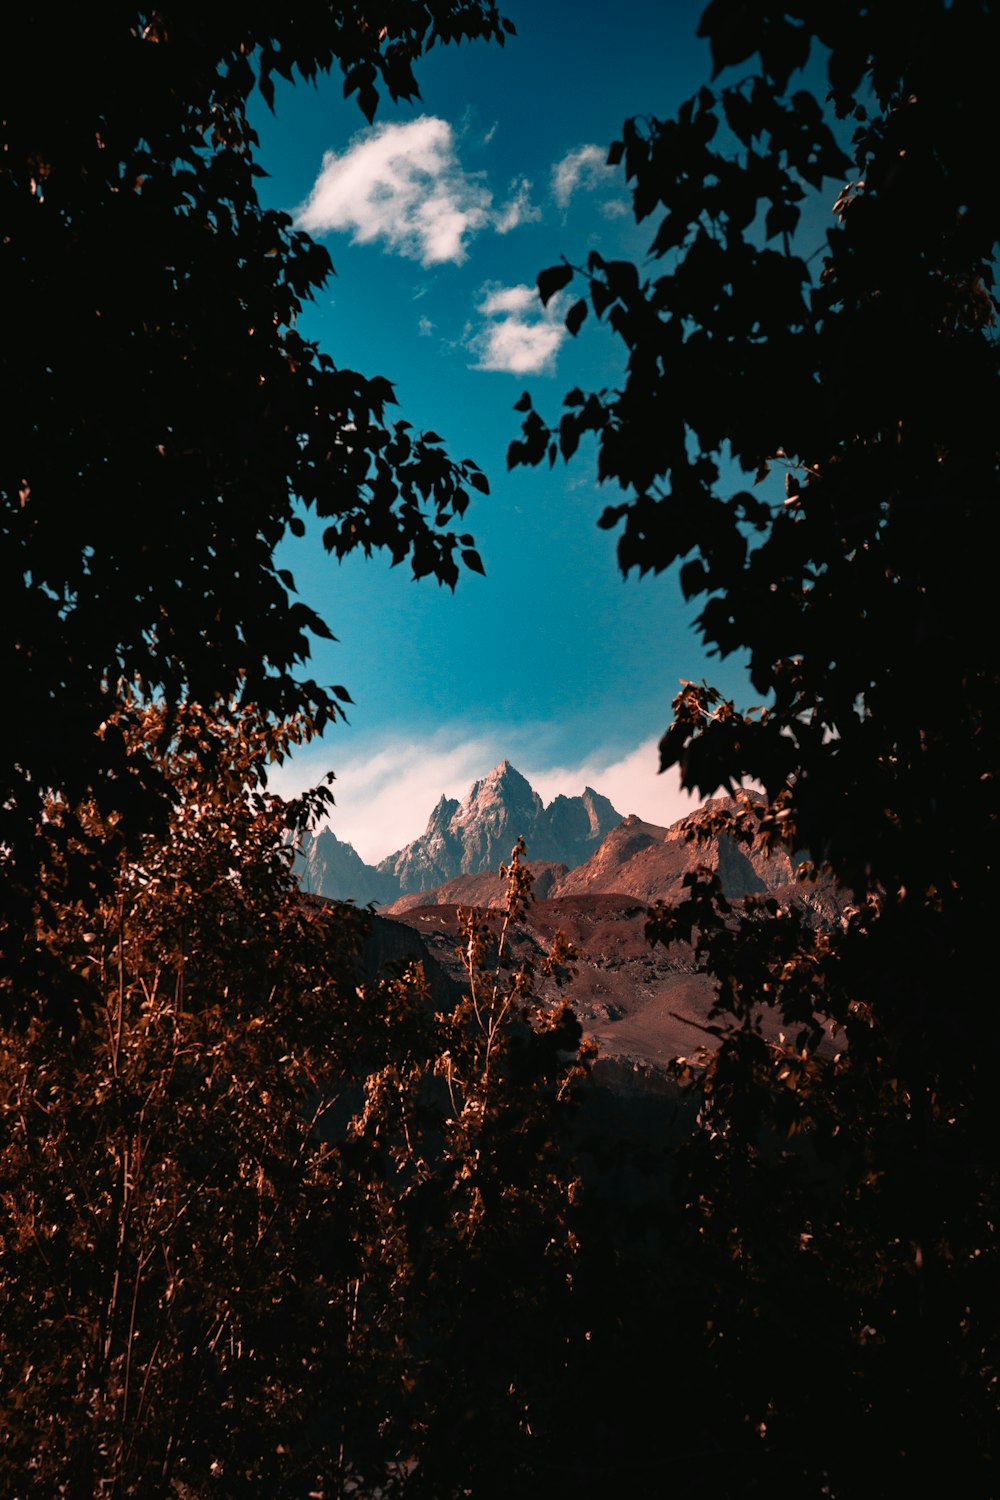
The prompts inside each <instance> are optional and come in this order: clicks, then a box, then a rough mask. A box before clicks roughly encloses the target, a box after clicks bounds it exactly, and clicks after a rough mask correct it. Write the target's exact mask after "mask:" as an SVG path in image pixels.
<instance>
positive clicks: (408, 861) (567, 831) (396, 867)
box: [378, 758, 621, 892]
mask: <svg viewBox="0 0 1000 1500" xmlns="http://www.w3.org/2000/svg"><path fill="white" fill-rule="evenodd" d="M620 820H621V814H620V813H618V812H616V810H615V809H614V808H613V807H612V805H611V803H610V802H609V801H608V799H607V798H606V797H602V796H601V795H600V793H598V792H595V791H594V790H593V788H592V787H588V788H587V789H586V791H585V792H584V793H583V795H582V796H579V797H565V796H560V797H556V799H555V800H554V801H553V802H552V803H551V805H550V806H549V807H546V806H545V804H544V803H543V801H542V799H541V797H540V796H539V795H538V793H537V792H536V791H535V790H534V789H533V787H532V786H531V783H530V782H529V781H528V780H527V778H526V777H525V776H522V774H521V772H520V771H519V770H518V769H517V768H516V766H513V765H512V764H511V762H510V761H509V760H507V759H506V758H505V759H503V760H502V761H501V762H500V763H499V765H497V766H494V768H493V770H492V771H490V772H489V773H488V775H486V776H484V777H482V778H481V779H480V780H479V781H475V782H473V784H472V786H471V787H470V789H469V792H468V794H467V796H466V797H465V799H464V801H463V802H461V803H458V802H455V801H454V800H450V799H448V798H446V797H442V798H441V800H440V802H439V803H438V805H437V807H436V808H435V809H434V813H433V814H432V817H431V821H430V823H428V825H427V831H426V833H425V834H423V835H422V837H421V838H419V839H414V840H413V842H412V843H410V844H407V846H406V847H405V848H404V849H400V850H399V851H398V852H397V853H396V854H391V855H389V857H388V858H387V859H384V860H383V861H382V863H381V864H380V865H379V867H378V868H379V870H380V871H382V872H383V873H385V874H391V875H393V876H394V877H395V878H396V879H397V880H398V882H399V886H400V890H401V891H404V892H406V891H422V890H430V889H432V888H433V887H435V886H438V885H441V884H442V883H443V882H444V881H446V880H453V879H455V878H456V877H457V876H459V875H476V874H479V873H480V872H482V871H484V870H495V869H496V868H497V866H498V865H500V864H501V863H502V862H503V861H505V860H507V859H509V858H510V851H511V849H512V848H513V846H514V844H515V843H516V841H517V839H518V838H519V837H523V838H524V840H525V842H526V843H527V846H528V853H529V855H530V857H531V858H532V859H537V860H545V861H550V862H552V863H561V864H566V865H575V864H579V863H580V862H581V861H582V860H585V859H587V858H589V856H590V855H591V854H592V853H593V851H594V850H595V849H596V847H597V845H598V844H599V843H600V841H601V839H602V838H603V837H604V835H605V834H606V833H608V832H609V831H610V829H612V828H613V827H614V826H615V825H616V824H617V823H618V822H620Z"/></svg>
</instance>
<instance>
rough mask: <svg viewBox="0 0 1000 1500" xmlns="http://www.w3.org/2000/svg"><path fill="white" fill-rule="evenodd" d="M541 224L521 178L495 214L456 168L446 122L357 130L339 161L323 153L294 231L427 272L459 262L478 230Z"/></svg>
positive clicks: (473, 178) (483, 188) (479, 178)
mask: <svg viewBox="0 0 1000 1500" xmlns="http://www.w3.org/2000/svg"><path fill="white" fill-rule="evenodd" d="M540 216H541V211H540V210H539V209H538V208H536V207H535V205H533V204H532V202H531V184H530V182H528V180H527V179H526V178H522V179H520V180H517V181H515V182H514V184H513V185H512V197H511V199H510V201H509V202H508V203H506V204H504V205H502V206H501V207H500V208H499V209H498V208H495V206H494V202H493V194H492V192H491V191H490V188H489V186H488V185H487V183H486V180H485V177H484V175H483V174H482V173H478V172H467V171H466V170H465V168H464V167H463V166H462V163H461V161H460V160H459V156H458V151H457V149H456V142H455V132H454V131H453V129H452V127H451V125H449V123H448V121H447V120H442V119H438V118H437V117H436V116H434V115H421V116H419V117H418V118H417V119H415V120H408V121H404V122H402V123H399V124H396V123H388V124H384V125H377V126H374V127H372V128H371V129H367V130H363V131H361V132H360V133H359V134H358V135H356V136H355V137H354V139H353V141H352V142H351V144H350V146H349V147H348V148H347V150H346V151H344V152H342V153H341V154H340V155H339V156H338V155H337V153H336V152H334V151H328V152H327V153H326V155H325V156H324V157H323V166H322V169H321V170H320V173H319V176H318V177H317V179H316V181H315V183H314V184H313V188H312V191H311V192H310V194H309V197H308V198H307V199H306V201H305V203H303V204H302V206H301V207H300V208H299V210H298V212H297V214H296V223H297V224H298V225H299V226H300V227H301V228H303V229H307V230H308V231H309V232H310V233H311V234H325V233H328V232H330V231H332V230H339V231H341V232H344V233H348V234H351V235H352V236H353V238H354V240H355V242H356V243H360V244H370V243H372V242H374V241H381V243H383V244H384V245H386V246H387V247H388V248H389V249H390V250H393V251H395V253H396V254H397V255H403V256H406V257H408V258H409V259H411V260H418V261H420V262H421V264H422V265H425V266H432V265H441V264H444V263H446V262H449V261H450V262H453V263H456V264H458V263H460V262H461V261H463V260H464V259H465V257H466V254H467V253H468V244H469V241H470V239H471V238H472V237H473V235H475V234H477V233H479V232H480V231H481V230H483V229H486V228H493V229H495V230H496V231H497V233H499V234H507V233H509V231H510V230H512V229H514V228H516V227H517V225H518V224H523V223H526V222H528V221H530V220H532V219H538V218H539V217H540Z"/></svg>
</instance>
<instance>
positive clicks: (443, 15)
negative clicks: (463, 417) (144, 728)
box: [0, 0, 509, 881]
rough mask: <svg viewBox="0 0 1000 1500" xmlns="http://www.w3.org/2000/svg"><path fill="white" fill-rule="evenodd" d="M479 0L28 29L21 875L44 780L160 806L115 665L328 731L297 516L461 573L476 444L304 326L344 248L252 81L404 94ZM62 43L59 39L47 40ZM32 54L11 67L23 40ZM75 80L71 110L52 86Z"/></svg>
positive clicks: (14, 491)
mask: <svg viewBox="0 0 1000 1500" xmlns="http://www.w3.org/2000/svg"><path fill="white" fill-rule="evenodd" d="M508 30H509V27H508V26H505V25H504V23H503V20H502V18H501V17H500V15H499V14H498V12H497V10H496V8H495V7H494V5H493V4H492V3H490V0H459V3H457V4H448V5H442V4H438V3H437V0H434V3H430V4H423V3H418V0H403V3H401V4H393V5H383V6H382V7H381V8H380V7H378V6H376V7H375V8H374V9H373V8H372V7H367V8H366V9H365V10H364V13H363V14H362V12H360V11H357V12H353V11H351V10H350V8H347V9H346V10H345V9H344V8H343V7H333V8H329V9H327V10H323V9H322V8H321V9H320V10H315V9H310V8H309V7H302V6H300V5H297V4H294V3H293V4H292V5H291V6H286V7H284V8H283V9H282V10H281V11H280V12H275V13H273V14H271V15H269V16H267V17H266V18H265V17H264V15H263V13H260V14H258V13H257V12H255V11H254V12H246V13H240V15H239V16H236V15H235V13H234V15H230V16H227V17H225V18H223V17H216V18H215V20H213V21H212V22H211V23H208V22H206V21H205V19H204V17H200V16H199V17H197V18H196V17H194V15H193V13H191V12H190V8H189V7H186V6H185V5H183V4H180V5H176V6H171V5H167V6H166V8H161V9H160V10H158V11H157V12H156V14H155V16H152V17H150V16H144V17H140V18H138V19H137V18H136V17H134V16H132V15H131V14H128V13H124V12H121V11H120V10H117V9H115V8H114V7H111V8H108V7H104V8H101V9H98V10H97V11H95V12H94V13H93V14H91V15H89V16H88V20H87V28H86V48H85V56H84V55H83V54H82V53H81V50H80V47H81V39H80V34H79V31H78V29H77V30H75V29H74V28H73V27H65V26H62V25H56V26H54V27H52V28H51V34H50V35H49V36H48V38H47V40H46V45H45V47H44V49H40V48H39V47H38V46H37V43H36V39H35V38H34V36H33V35H32V36H31V37H30V38H29V37H28V36H27V34H25V36H24V38H22V40H23V41H24V45H23V46H21V45H19V44H18V40H17V36H18V33H17V32H15V33H12V35H11V38H10V46H9V47H8V51H7V61H6V63H5V65H4V98H5V107H4V126H3V140H4V150H3V156H2V168H0V197H2V201H3V205H4V224H5V229H4V239H3V246H2V254H0V268H2V274H3V277H4V287H5V308H6V329H7V333H6V338H5V341H4V350H5V353H4V355H3V360H4V366H3V373H4V377H5V378H4V385H5V389H7V390H8V393H9V394H8V397H7V412H6V418H7V420H6V423H5V439H4V442H5V449H4V471H3V474H2V476H0V504H2V514H3V517H4V519H3V522H2V525H3V532H4V535H3V559H4V561H3V567H4V572H3V575H2V583H3V591H4V597H5V599H6V601H7V604H8V614H9V618H10V620H11V621H12V627H11V629H10V630H9V631H8V632H7V635H6V637H5V639H6V642H7V645H6V651H5V654H4V655H3V657H2V659H0V660H2V667H3V672H4V676H5V681H6V682H7V684H8V690H9V692H10V694H11V696H12V699H13V700H15V701H16V702H17V703H18V712H17V714H15V715H13V716H12V717H11V722H10V725H9V732H8V733H7V734H6V735H5V739H4V751H3V756H4V760H3V767H4V769H3V771H2V776H0V779H2V785H3V796H2V797H0V804H2V807H0V843H2V844H3V845H4V847H5V848H7V849H9V850H11V851H12V852H13V854H14V856H15V857H16V858H17V859H18V860H21V859H23V860H24V861H25V862H26V863H25V879H26V880H29V881H30V880H31V879H32V878H33V877H32V875H31V870H30V864H31V859H30V840H31V837H32V834H31V830H32V828H33V826H34V821H35V818H36V816H37V811H38V806H39V798H40V797H42V796H44V794H45V791H46V789H59V790H61V791H63V792H64V793H65V797H66V802H67V805H68V806H70V807H74V806H76V805H78V804H79V802H80V800H81V798H82V797H83V796H85V795H86V794H87V793H88V792H94V793H95V794H97V795H99V796H100V798H101V800H102V803H103V804H104V805H106V806H107V805H110V803H111V802H113V801H114V800H115V799H117V801H118V803H119V805H120V808H121V810H122V812H123V813H125V812H126V811H127V813H128V822H129V824H130V825H135V826H139V823H140V822H141V821H142V819H141V817H140V814H141V813H142V809H143V804H144V803H145V812H144V814H143V816H144V817H145V818H146V820H147V821H148V820H149V819H152V818H155V817H157V816H159V817H162V816H163V815H164V810H163V809H162V808H158V805H157V804H158V798H159V796H160V795H161V793H162V787H158V785H157V782H156V777H155V774H154V772H153V771H152V769H151V768H150V767H148V766H147V767H144V766H143V763H142V759H141V757H136V756H133V757H131V759H130V761H129V764H128V766H127V767H126V766H124V765H123V764H121V763H120V760H115V758H114V756H113V755H112V753H111V746H110V743H109V742H108V741H107V740H106V739H102V737H101V725H102V724H103V723H105V722H106V721H107V720H108V719H109V717H110V715H111V714H112V712H113V709H114V705H115V703H116V700H117V695H118V684H119V682H122V681H124V682H125V683H127V684H129V685H133V686H136V685H137V686H138V689H139V691H140V692H141V693H142V694H144V695H145V696H146V697H147V698H151V697H153V696H155V695H157V694H162V695H165V696H166V697H167V698H168V699H169V700H170V701H171V702H173V703H178V702H180V701H181V700H183V699H184V698H186V697H190V698H191V699H193V700H197V701H200V702H201V703H202V704H204V705H209V704H215V705H216V706H217V707H218V709H219V711H220V712H222V713H225V712H226V711H227V709H226V705H227V704H229V703H230V702H232V701H233V700H234V699H235V698H237V697H238V696H239V695H240V694H241V693H242V694H244V695H245V696H246V698H247V701H252V702H254V703H256V704H257V705H258V706H259V707H260V708H261V710H262V711H263V712H265V713H268V714H271V713H273V714H274V715H275V716H276V717H277V718H281V717H283V716H285V715H288V714H291V713H296V712H302V713H304V714H305V715H306V716H307V717H308V718H309V720H310V721H311V722H312V723H313V724H314V727H315V729H316V730H317V731H320V730H322V728H323V726H324V724H325V723H326V722H328V721H329V720H330V719H331V718H335V717H336V716H337V714H338V708H337V702H336V699H335V698H334V697H332V696H331V695H330V693H329V692H328V691H327V690H326V689H325V688H324V687H321V686H320V685H318V684H317V683H315V682H310V681H308V680H306V679H303V678H302V677H301V676H300V675H299V668H300V666H301V663H302V662H304V661H305V660H306V659H307V658H308V655H309V650H310V637H311V636H312V635H314V634H324V633H325V627H323V626H322V624H321V623H320V621H319V619H318V617H317V616H316V615H315V613H313V612H311V611H307V610H305V609H303V608H302V607H301V606H296V605H294V603H293V595H294V590H293V588H292V586H291V585H290V584H289V582H288V579H287V577H283V576H281V575H279V574H278V573H277V572H276V571H275V569H274V567H273V563H272V558H273V554H274V549H275V547H276V546H277V545H278V544H279V542H280V541H281V539H282V538H283V537H284V536H285V534H286V533H291V534H292V535H295V536H302V535H303V534H304V526H305V521H306V514H307V513H308V512H312V513H313V514H314V515H316V516H317V517H319V518H321V519H322V520H324V521H326V522H327V523H328V524H327V526H326V528H325V530H324V533H323V534H324V538H325V540H326V543H327V545H328V546H329V548H330V549H331V550H332V551H333V552H334V553H335V554H336V555H337V556H338V557H341V556H343V555H345V554H346V553H347V552H350V551H353V550H355V549H357V548H361V549H363V550H364V551H366V552H367V551H370V550H371V549H373V548H384V549H386V550H388V551H389V553H390V555H391V557H392V559H393V561H394V562H402V561H404V560H407V559H409V560H411V561H412V562H413V564H414V569H415V571H416V572H417V573H418V574H429V575H432V576H436V577H437V578H438V579H440V580H441V581H442V582H444V583H446V584H448V585H453V584H454V583H455V581H456V578H457V567H456V558H455V554H454V544H453V539H452V538H451V537H450V535H449V528H450V526H451V523H452V521H453V520H454V518H455V517H456V516H460V515H462V514H463V513H464V510H465V507H466V505H467V500H468V496H467V488H466V487H467V486H470V485H471V486H472V487H473V488H475V489H477V490H479V491H480V492H483V493H485V488H484V487H485V485H486V481H485V479H484V477H483V476H482V475H481V473H480V472H479V470H478V469H477V468H476V467H475V465H472V464H470V463H468V462H467V463H464V464H456V463H454V462H452V461H451V460H449V459H448V458H447V457H446V455H445V453H444V451H443V449H442V448H441V446H440V445H441V441H442V440H441V438H440V437H439V436H438V435H437V434H436V433H427V434H425V435H424V436H423V437H422V438H420V437H416V436H414V435H412V434H410V433H409V431H408V427H407V424H405V423H396V424H395V425H394V426H393V425H389V424H388V423H387V422H386V417H385V413H386V409H387V407H388V405H389V404H391V403H392V402H393V400H394V396H393V390H392V386H391V385H390V383H389V382H388V381H387V380H385V379H383V378H381V377H376V378H374V379H367V378H365V377H363V376H361V375H359V374H357V373H355V372H353V371H350V370H344V369H340V368H338V367H337V365H336V364H335V362H334V360H333V359H332V358H331V357H330V356H329V355H328V354H326V353H323V352H322V351H320V350H319V349H318V347H317V346H315V345H314V344H312V343H310V342H308V341H307V340H305V339H303V338H302V336H301V335H300V334H299V333H298V332H297V331H296V326H295V325H296V319H297V316H298V313H299V312H300V311H301V308H302V306H303V304H304V303H305V302H306V301H308V300H309V299H310V298H311V297H313V296H314V295H315V293H316V291H317V290H318V288H319V287H321V286H322V285H323V284H324V282H325V281H326V279H327V277H328V275H329V274H330V271H331V264H330V258H329V255H328V253H327V251H326V249H325V248H324V247H323V246H321V245H317V244H314V243H313V242H312V241H311V240H310V239H309V237H308V236H307V235H306V234H304V233H302V232H301V231H299V230H296V229H295V228H294V227H293V225H292V221H291V219H290V218H289V216H288V215H287V214H283V213H279V212H276V211H273V210H265V209H263V208H262V207H261V205H260V203H259V201H258V197H257V186H256V180H257V176H258V174H259V171H260V168H259V166H258V165H257V163H256V161H255V149H256V145H257V142H256V138H255V136H254V132H253V131H252V129H251V127H250V124H249V121H248V118H247V105H248V100H249V98H250V96H251V94H252V93H253V90H254V88H255V87H257V86H259V87H260V88H261V91H262V93H263V95H264V97H265V99H266V100H268V101H269V102H270V101H272V100H273V83H272V80H273V76H274V75H278V76H280V77H282V78H286V79H293V78H296V77H299V78H305V79H313V78H315V77H316V75H317V73H319V72H321V71H328V70H330V69H331V68H333V67H339V69H340V70H341V72H342V73H343V75H344V91H345V94H347V95H354V96H356V97H357V99H358V102H359V104H360V106H361V108H362V110H363V111H364V113H365V114H366V115H367V116H368V118H369V119H370V118H371V117H372V115H373V113H374V110H375V107H376V104H377V101H378V98H379V95H380V93H381V92H382V91H383V90H384V91H385V92H386V93H388V95H389V96H390V97H391V98H393V99H407V98H412V97H414V95H415V93H416V84H415V80H414V76H413V71H412V67H413V64H414V62H415V60H416V59H417V58H419V56H420V55H421V53H422V52H423V51H424V49H425V48H426V47H429V46H431V45H433V44H434V43H435V42H438V41H440V42H454V41H458V40H465V39H469V40H471V39H475V38H486V39H492V40H494V41H499V42H503V41H504V39H505V37H506V35H507V34H508ZM43 51H44V59H43V56H42V52H43ZM15 57H17V58H18V59H19V60H18V62H17V63H16V65H15V63H14V61H13V59H14V58H15ZM56 98H58V100H59V101H60V102H59V107H58V108H57V109H53V108H52V107H50V103H46V102H44V101H51V100H52V99H56Z"/></svg>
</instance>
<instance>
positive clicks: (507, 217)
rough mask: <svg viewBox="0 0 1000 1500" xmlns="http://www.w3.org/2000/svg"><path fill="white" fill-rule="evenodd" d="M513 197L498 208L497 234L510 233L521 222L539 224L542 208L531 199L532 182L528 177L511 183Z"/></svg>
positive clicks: (495, 221)
mask: <svg viewBox="0 0 1000 1500" xmlns="http://www.w3.org/2000/svg"><path fill="white" fill-rule="evenodd" d="M511 191H512V193H513V197H512V198H511V200H510V202H509V203H508V204H506V205H505V207H503V208H501V209H498V210H497V212H496V214H495V215H494V217H493V227H494V229H495V230H496V232H497V234H509V233H510V231H511V230H512V229H516V228H517V227H518V225H519V224H537V222H538V220H539V219H540V218H541V217H542V210H541V209H540V208H539V207H538V205H537V204H536V203H532V201H531V183H530V182H529V181H528V179H527V177H522V178H521V180H520V182H514V183H512V184H511Z"/></svg>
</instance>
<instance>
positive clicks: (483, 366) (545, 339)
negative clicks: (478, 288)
mask: <svg viewBox="0 0 1000 1500" xmlns="http://www.w3.org/2000/svg"><path fill="white" fill-rule="evenodd" d="M561 307H562V303H561V299H560V298H559V297H553V298H551V299H550V301H549V304H548V306H547V307H543V306H542V304H541V301H540V300H539V296H538V293H537V291H536V290H535V288H534V287H530V286H524V285H519V286H501V287H492V288H490V289H489V290H488V291H487V293H486V297H485V299H484V301H482V302H481V303H480V304H479V306H478V308H477V309H476V310H477V312H479V313H480V315H481V316H482V318H483V323H482V326H481V327H480V328H479V329H478V331H477V332H476V333H474V334H473V335H472V337H471V338H470V339H469V340H468V347H469V349H470V350H471V351H472V353H473V354H475V355H476V356H477V358H476V365H475V368H476V369H477V370H505V371H507V372H508V373H509V374H511V375H537V374H538V373H539V372H541V371H542V370H550V369H551V368H552V366H553V364H554V363H555V357H556V354H557V352H558V349H559V345H560V344H561V343H562V341H563V339H564V338H565V337H566V326H565V324H564V323H563V321H562V315H561Z"/></svg>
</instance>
